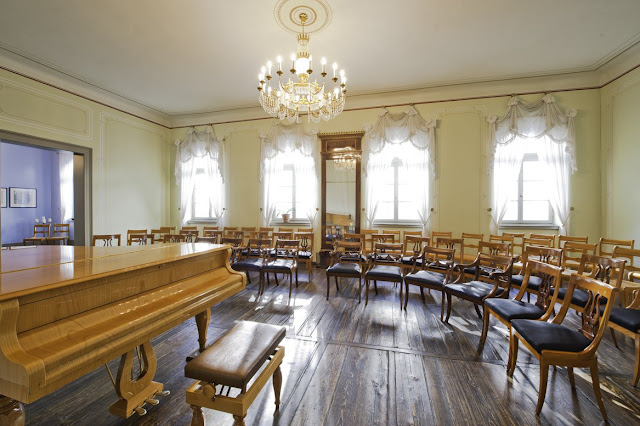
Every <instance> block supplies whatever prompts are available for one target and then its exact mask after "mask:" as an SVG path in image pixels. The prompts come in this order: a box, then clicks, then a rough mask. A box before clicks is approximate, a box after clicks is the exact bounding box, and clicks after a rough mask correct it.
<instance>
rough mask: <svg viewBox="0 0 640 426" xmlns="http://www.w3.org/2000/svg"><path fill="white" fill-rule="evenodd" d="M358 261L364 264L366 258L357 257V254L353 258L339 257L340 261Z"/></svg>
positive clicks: (364, 256) (363, 256)
mask: <svg viewBox="0 0 640 426" xmlns="http://www.w3.org/2000/svg"><path fill="white" fill-rule="evenodd" d="M358 259H359V261H360V262H366V261H367V256H366V255H364V254H363V255H362V256H358V255H357V253H356V255H355V256H348V255H343V256H340V261H343V260H346V261H350V262H358Z"/></svg>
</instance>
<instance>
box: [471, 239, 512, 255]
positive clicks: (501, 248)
mask: <svg viewBox="0 0 640 426" xmlns="http://www.w3.org/2000/svg"><path fill="white" fill-rule="evenodd" d="M478 246H479V251H478V252H479V253H486V254H493V255H496V256H510V255H511V243H506V242H505V243H503V242H498V241H480V242H479V243H478Z"/></svg>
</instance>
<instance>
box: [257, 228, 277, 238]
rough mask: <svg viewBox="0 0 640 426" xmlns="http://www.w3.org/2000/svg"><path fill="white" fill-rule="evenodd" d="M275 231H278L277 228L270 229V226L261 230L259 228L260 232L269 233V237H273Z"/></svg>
mask: <svg viewBox="0 0 640 426" xmlns="http://www.w3.org/2000/svg"><path fill="white" fill-rule="evenodd" d="M275 230H276V228H274V227H269V226H261V227H260V228H258V231H260V232H268V233H269V236H271V233H272V232H273V231H275Z"/></svg>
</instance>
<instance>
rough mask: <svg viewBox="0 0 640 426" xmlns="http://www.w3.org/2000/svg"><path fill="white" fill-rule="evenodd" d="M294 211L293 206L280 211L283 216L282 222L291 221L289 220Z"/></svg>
mask: <svg viewBox="0 0 640 426" xmlns="http://www.w3.org/2000/svg"><path fill="white" fill-rule="evenodd" d="M292 212H293V208H290V209H289V210H287V211H286V212H279V213H278V214H279V215H280V216H281V217H282V222H283V223H289V220H290V219H291V213H292Z"/></svg>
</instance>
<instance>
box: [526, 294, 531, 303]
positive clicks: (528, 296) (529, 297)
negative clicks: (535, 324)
mask: <svg viewBox="0 0 640 426" xmlns="http://www.w3.org/2000/svg"><path fill="white" fill-rule="evenodd" d="M527 303H531V293H529V292H527Z"/></svg>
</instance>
